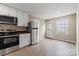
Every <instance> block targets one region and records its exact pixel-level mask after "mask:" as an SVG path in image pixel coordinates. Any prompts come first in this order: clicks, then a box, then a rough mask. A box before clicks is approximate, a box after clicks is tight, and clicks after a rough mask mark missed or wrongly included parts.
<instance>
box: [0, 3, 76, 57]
mask: <svg viewBox="0 0 79 59" xmlns="http://www.w3.org/2000/svg"><path fill="white" fill-rule="evenodd" d="M54 6H55V7H57V8H55V7H54ZM76 10H77V3H64V4H63V3H55V4H54V3H47V4H44V3H41V4H38V3H36V4H32V3H29V4H27V3H13V4H12V3H3V4H0V39H1V40H0V42H1V43H0V55H1V56H3V55H4V56H76ZM69 26H70V27H69ZM68 30H69V31H68ZM71 30H72V31H71ZM64 33H65V35H64ZM52 49H53V51H52Z"/></svg>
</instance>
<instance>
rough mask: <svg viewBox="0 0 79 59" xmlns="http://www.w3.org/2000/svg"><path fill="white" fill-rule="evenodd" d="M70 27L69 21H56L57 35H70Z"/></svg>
mask: <svg viewBox="0 0 79 59" xmlns="http://www.w3.org/2000/svg"><path fill="white" fill-rule="evenodd" d="M68 27H69V21H68V20H67V19H65V20H58V21H56V33H65V34H68V33H69V32H68Z"/></svg>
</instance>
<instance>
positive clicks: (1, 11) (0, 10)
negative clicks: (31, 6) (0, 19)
mask: <svg viewBox="0 0 79 59" xmlns="http://www.w3.org/2000/svg"><path fill="white" fill-rule="evenodd" d="M9 11H10V10H9ZM0 15H8V6H5V5H2V4H0Z"/></svg>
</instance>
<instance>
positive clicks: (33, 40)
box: [28, 20, 39, 45]
mask: <svg viewBox="0 0 79 59" xmlns="http://www.w3.org/2000/svg"><path fill="white" fill-rule="evenodd" d="M28 31H29V32H30V45H34V44H37V43H39V21H38V20H34V21H31V22H29V23H28Z"/></svg>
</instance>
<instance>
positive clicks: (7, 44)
mask: <svg viewBox="0 0 79 59" xmlns="http://www.w3.org/2000/svg"><path fill="white" fill-rule="evenodd" d="M18 48H19V35H17V34H16V33H14V32H5V33H0V55H5V54H8V53H10V52H12V51H14V50H17V49H18Z"/></svg>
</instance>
